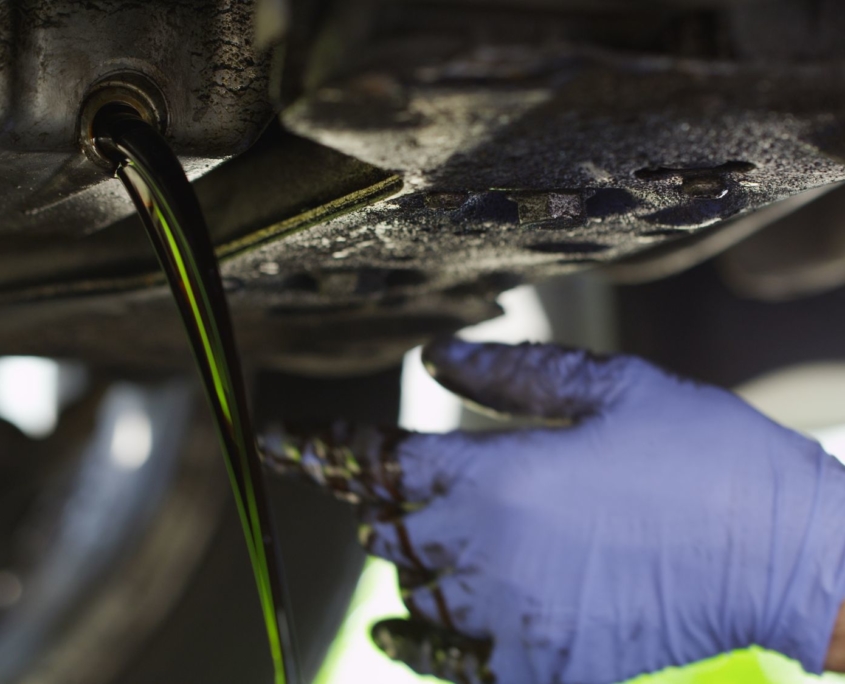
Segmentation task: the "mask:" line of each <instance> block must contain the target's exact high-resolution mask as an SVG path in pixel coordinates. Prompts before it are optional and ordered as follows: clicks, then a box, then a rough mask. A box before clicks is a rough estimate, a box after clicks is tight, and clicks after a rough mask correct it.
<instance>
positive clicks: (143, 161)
mask: <svg viewBox="0 0 845 684" xmlns="http://www.w3.org/2000/svg"><path fill="white" fill-rule="evenodd" d="M98 132H99V133H100V134H101V137H99V138H98V141H97V142H98V146H99V147H100V149H101V150H102V151H103V153H104V154H106V155H107V156H108V157H109V158H110V159H111V160H113V161H114V163H115V165H116V175H117V177H118V178H120V180H121V181H122V182H123V184H124V186H125V187H126V189H127V191H128V192H129V194H130V196H131V197H132V200H133V202H134V203H135V206H136V208H137V209H138V213H139V215H140V216H141V219H142V220H143V223H144V227H145V228H146V231H147V234H148V236H149V238H150V241H151V242H152V244H153V247H154V248H155V250H156V253H157V255H158V258H159V261H160V263H161V266H162V268H163V270H164V273H165V275H166V276H167V280H168V283H169V284H170V290H171V292H172V294H173V297H174V299H175V300H176V304H177V306H178V308H179V312H180V314H181V317H182V321H183V323H184V325H185V329H186V331H187V333H188V338H189V340H190V344H191V348H192V350H193V354H194V357H195V359H196V362H197V366H198V368H199V371H200V375H201V376H202V379H203V384H204V386H205V390H206V394H207V395H208V399H209V402H210V403H211V406H212V409H213V412H214V416H215V419H216V425H217V430H218V433H219V437H220V441H221V444H222V447H223V453H224V456H225V460H226V467H227V470H228V473H229V478H230V481H231V484H232V491H233V493H234V496H235V502H236V505H237V509H238V513H239V515H240V519H241V523H242V525H243V529H244V533H245V536H246V543H247V549H248V551H249V557H250V561H251V563H252V568H253V571H254V574H255V582H256V585H257V587H258V593H259V598H260V601H261V607H262V610H263V614H264V621H265V624H266V628H267V635H268V638H269V642H270V653H271V656H272V660H273V665H274V669H275V684H300V677H299V672H298V668H297V662H296V661H297V658H296V654H295V647H294V644H293V634H292V630H291V629H290V624H289V619H290V616H289V614H288V611H287V607H288V605H289V602H288V596H287V592H286V588H285V583H284V577H283V574H282V567H281V565H280V563H279V561H278V556H277V553H276V545H275V535H274V532H273V527H272V520H271V517H270V507H269V502H268V501H267V498H266V494H265V489H264V480H263V476H262V466H261V462H260V459H259V455H258V450H257V448H256V443H255V437H254V434H253V430H252V426H251V424H250V419H249V411H248V406H247V401H246V389H245V385H244V380H243V374H242V371H241V366H240V361H239V357H238V353H237V348H236V346H235V338H234V333H233V330H232V325H231V319H230V315H229V309H228V305H227V302H226V298H225V295H224V291H223V285H222V282H221V278H220V273H219V270H218V267H217V259H216V256H215V254H214V249H213V246H212V243H211V239H210V237H209V234H208V229H207V227H206V224H205V220H204V217H203V215H202V211H201V209H200V207H199V204H198V202H197V200H196V196H195V195H194V193H193V189H192V188H191V185H190V183H189V182H188V180H187V178H186V177H185V174H184V172H183V170H182V168H181V165H180V164H179V162H178V160H177V159H176V157H175V156H174V155H173V153H172V151H171V150H170V149H169V146H168V145H167V143H166V142H165V140H164V139H163V138H162V136H161V135H160V134H159V133H158V132H157V131H156V130H154V129H153V128H152V127H151V126H150V125H148V124H147V123H145V122H144V121H142V120H141V119H140V118H139V117H138V116H137V115H133V114H132V113H131V112H125V111H118V112H116V113H115V115H113V116H111V117H109V119H108V120H107V121H104V122H102V123H101V124H100V127H99V130H98Z"/></svg>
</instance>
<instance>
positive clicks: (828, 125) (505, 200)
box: [0, 0, 845, 372]
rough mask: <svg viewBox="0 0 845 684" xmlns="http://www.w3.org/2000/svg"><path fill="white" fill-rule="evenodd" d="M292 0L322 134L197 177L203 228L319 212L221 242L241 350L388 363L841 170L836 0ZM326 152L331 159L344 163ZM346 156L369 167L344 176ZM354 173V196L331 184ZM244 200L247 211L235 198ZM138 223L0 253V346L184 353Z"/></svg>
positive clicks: (301, 122)
mask: <svg viewBox="0 0 845 684" xmlns="http://www.w3.org/2000/svg"><path fill="white" fill-rule="evenodd" d="M197 1H199V0H197ZM291 4H292V13H291V17H292V22H291V25H290V35H289V39H288V47H289V50H288V53H287V55H286V62H285V63H286V65H287V66H286V69H287V70H286V72H285V79H286V80H285V82H284V83H281V84H280V83H274V90H275V91H278V92H281V93H282V96H283V97H285V98H287V100H286V101H287V102H288V107H287V108H286V110H285V111H284V112H283V117H282V120H283V122H284V125H285V126H286V127H287V128H288V129H289V130H290V131H292V132H294V133H295V134H296V135H298V136H300V138H291V140H297V141H298V142H297V145H299V146H300V147H299V149H302V150H304V149H305V147H304V146H302V142H301V137H305V138H309V139H311V140H312V141H315V142H316V143H319V145H321V146H323V147H320V146H319V145H318V146H314V147H312V148H311V152H309V153H306V154H303V155H301V156H299V157H296V158H295V159H294V157H295V155H294V156H293V157H286V156H285V155H282V154H279V155H277V156H276V157H275V159H277V160H278V164H279V167H278V168H274V167H272V164H271V162H270V158H271V155H268V156H264V157H263V159H264V162H262V163H264V166H261V164H258V163H256V165H255V166H251V165H250V164H247V163H244V164H242V165H241V166H240V167H239V168H238V170H237V172H236V173H234V174H233V175H232V176H230V178H236V179H237V187H235V185H234V184H233V185H232V186H231V187H232V192H231V193H228V194H227V193H226V189H227V187H230V186H227V185H225V184H221V185H218V186H216V189H215V190H214V191H212V192H210V193H209V194H208V195H207V196H206V198H205V201H207V202H209V203H211V204H212V205H213V206H214V207H215V209H209V208H206V213H207V214H208V215H209V216H210V218H211V223H212V231H213V232H214V231H219V233H218V234H220V235H224V234H225V235H250V234H256V233H258V232H259V231H260V229H261V228H262V227H263V226H262V225H261V224H262V222H263V223H264V226H267V225H270V226H278V225H279V221H280V217H284V216H288V217H290V216H291V213H289V212H290V210H291V207H293V214H294V215H299V214H301V211H300V210H299V208H300V207H307V208H308V210H309V211H311V210H315V211H316V213H314V214H310V215H309V216H310V218H309V219H308V220H305V221H300V222H299V223H297V221H298V219H294V223H295V224H296V225H297V226H298V227H301V228H303V230H300V231H298V232H295V231H293V230H278V231H276V232H275V233H273V232H272V231H271V234H270V235H269V236H268V237H269V238H270V239H267V240H263V239H262V240H258V241H256V243H255V244H246V243H242V248H238V249H234V250H232V251H229V252H227V254H228V258H227V260H226V261H225V263H224V265H223V271H224V275H225V276H226V277H227V279H228V280H227V282H228V285H229V290H230V291H229V295H230V298H231V300H232V307H233V313H234V317H235V320H236V326H237V328H238V334H239V338H240V339H241V340H242V345H243V347H244V351H245V353H246V354H247V355H248V356H250V357H251V358H252V359H253V360H254V361H256V362H261V363H281V364H283V365H285V366H287V367H290V368H295V369H298V370H307V371H322V372H338V371H340V370H361V369H363V368H367V367H373V366H378V365H380V364H386V363H390V362H391V361H394V360H396V359H397V358H398V357H399V355H400V354H401V352H402V351H403V350H404V349H405V348H407V346H409V345H410V344H412V343H415V342H418V341H420V340H421V339H424V338H426V337H428V336H430V335H431V334H434V333H438V332H444V331H447V330H450V329H453V328H456V327H459V326H461V325H464V324H468V323H472V322H475V321H478V320H481V319H483V318H485V317H489V316H491V315H494V314H495V312H496V308H495V305H494V304H493V298H494V297H495V295H496V293H498V292H500V291H501V290H503V289H506V288H508V287H512V286H514V285H516V284H518V283H520V282H526V281H535V280H539V279H543V278H546V277H549V276H554V275H560V274H565V273H567V272H571V271H575V270H578V269H582V268H585V267H589V266H596V265H601V264H604V263H610V262H615V261H618V260H620V259H622V258H625V257H628V256H630V255H633V254H635V253H637V252H640V251H642V250H645V249H649V248H651V247H654V246H658V245H661V244H663V243H664V242H666V241H667V240H668V239H669V238H672V239H676V240H677V243H676V244H678V245H679V246H680V245H682V244H683V238H684V237H685V236H689V235H693V234H696V233H698V232H699V231H701V230H703V229H705V228H708V227H716V226H718V225H719V224H720V223H721V222H723V221H726V220H728V219H735V218H741V217H743V216H746V215H749V214H751V213H752V212H754V211H757V210H759V209H761V208H763V207H766V206H768V205H769V204H771V203H773V202H776V201H779V200H783V199H786V198H789V197H793V196H795V195H797V194H799V193H802V192H805V191H807V190H811V189H813V188H819V187H822V186H825V185H828V184H832V183H836V182H839V181H842V180H845V166H843V164H842V160H843V158H845V145H843V143H845V136H844V135H843V130H845V129H843V126H845V43H842V41H841V40H837V39H836V36H837V35H841V32H842V31H843V30H845V6H843V5H842V4H841V3H839V2H835V1H834V0H805V1H803V2H798V1H790V2H780V1H779V0H772V1H771V2H753V1H749V2H728V1H725V2H697V1H691V2H674V3H651V2H645V1H644V2H636V3H633V2H628V3H618V2H606V3H585V2H574V1H568V0H561V1H560V2H557V3H553V2H519V3H518V2H506V1H504V0H502V1H497V2H485V1H482V0H474V1H473V2H469V1H466V2H464V1H455V2H433V1H424V0H403V1H402V2H400V1H398V0H348V1H345V2H336V3H328V2H315V1H313V0H300V1H299V2H292V3H291ZM325 148H333V149H334V150H337V151H340V152H342V153H344V154H346V155H348V157H336V159H338V160H345V161H343V162H342V163H341V165H340V167H338V166H336V165H335V164H334V162H332V161H331V159H332V157H331V154H332V153H331V152H330V151H328V150H326V149H325ZM251 154H253V153H251ZM254 154H258V151H256V152H255V153H254ZM349 157H352V158H353V159H354V160H357V161H352V160H349ZM253 158H255V157H253ZM244 159H246V157H244ZM237 161H240V160H237ZM321 165H324V166H323V168H325V169H329V168H331V169H334V171H333V172H332V173H329V174H327V175H326V176H325V185H324V186H322V187H323V188H325V192H324V191H322V190H321V192H320V193H318V195H319V197H320V199H317V198H316V197H315V196H314V195H313V194H312V195H310V197H311V198H312V199H314V200H315V201H316V202H317V203H316V204H313V203H310V202H311V200H307V201H302V202H299V201H295V202H291V201H290V200H289V199H284V200H282V199H280V198H282V197H284V198H290V197H295V196H296V195H297V193H299V192H302V193H303V196H304V197H306V196H309V192H308V190H307V188H308V185H307V184H303V183H300V182H298V181H299V180H300V179H301V178H304V177H309V178H313V177H315V176H319V175H320V173H319V172H317V169H319V168H320V166H321ZM339 168H342V169H350V170H352V171H351V172H352V173H353V175H354V174H357V173H360V172H361V170H362V169H367V171H366V173H365V174H364V176H357V178H359V179H363V182H359V181H358V180H355V181H353V182H352V183H350V182H349V178H350V177H348V176H346V175H345V173H346V172H345V171H342V170H338V169H339ZM394 175H395V177H396V180H389V179H390V178H393V177H394ZM212 177H214V174H212V175H211V176H209V179H210V178H212ZM268 177H270V178H272V180H264V179H266V178H268ZM221 178H222V176H221ZM375 179H379V180H375ZM400 181H401V183H402V189H401V191H400V190H399V183H400ZM379 183H383V184H382V185H379ZM253 186H256V187H255V189H253ZM352 186H354V188H355V190H354V192H353V195H354V196H355V197H357V198H358V201H356V202H347V201H346V200H343V201H341V202H340V205H338V204H331V201H330V198H335V200H336V199H337V198H345V197H349V196H351V195H349V192H350V187H352ZM209 187H210V186H209ZM274 187H275V191H274V190H273V188H274ZM374 188H375V190H374ZM359 192H360V194H354V193H359ZM391 193H393V194H392V196H391V197H388V198H386V199H384V196H385V195H388V194H391ZM200 195H201V197H202V196H203V191H202V190H201V189H200ZM380 198H381V199H380ZM322 201H329V204H328V205H320V204H319V202H322ZM367 203H369V206H362V205H365V204H367ZM209 206H211V205H209ZM253 206H261V207H262V208H263V210H262V212H259V213H261V214H262V216H263V217H264V218H263V221H262V220H261V219H259V218H258V217H257V214H256V213H255V212H253V213H250V214H249V215H250V219H249V220H247V219H246V218H244V217H245V216H246V213H247V212H249V211H250V209H249V208H250V207H253ZM326 206H328V207H329V208H330V210H328V211H324V209H323V208H321V207H326ZM332 207H333V208H332ZM297 212H299V214H298V213H297ZM285 220H287V219H285ZM218 221H219V223H218V224H217V227H215V223H216V222H218ZM118 226H120V228H118ZM112 230H115V232H114V233H112V234H111V236H109V237H108V238H107V237H105V236H107V235H108V234H109V232H110V231H112ZM130 230H131V229H129V228H128V224H125V225H123V226H121V225H120V224H117V225H115V226H114V227H113V228H110V229H109V230H107V231H102V236H103V238H102V240H103V242H102V243H97V244H98V245H100V246H98V247H96V248H95V247H94V244H95V242H94V241H91V242H85V244H86V245H88V246H90V247H91V249H90V250H71V249H68V250H66V251H65V250H63V249H61V248H59V249H56V250H54V252H53V255H54V256H51V257H50V259H48V260H45V261H44V263H45V264H49V266H47V267H46V268H40V269H37V275H33V274H35V273H36V270H30V267H31V265H32V263H33V256H34V255H35V256H37V255H38V254H39V253H40V248H39V247H35V248H33V246H32V243H30V247H28V248H27V249H28V250H29V251H28V252H26V253H27V254H28V255H29V256H27V257H26V258H21V259H20V260H15V259H12V258H10V259H8V260H7V261H9V262H14V263H11V264H10V266H9V269H10V270H9V271H8V272H9V273H14V277H8V278H6V279H5V280H4V283H3V284H4V290H5V294H4V297H5V300H4V301H5V302H7V306H11V303H12V302H15V305H14V311H15V315H14V316H9V317H7V319H8V320H9V323H8V324H7V326H6V328H5V330H4V333H3V336H2V338H0V342H2V343H4V344H5V345H6V346H7V347H9V348H10V349H14V350H16V351H30V352H36V351H37V352H40V353H44V352H45V351H47V350H51V349H52V350H58V351H61V352H62V353H69V354H79V353H82V354H85V355H92V356H94V357H96V358H98V359H101V360H105V359H111V360H114V361H116V362H128V361H132V362H142V361H143V362H146V361H149V360H153V361H159V362H162V361H163V360H166V361H168V362H170V361H172V360H175V359H176V358H177V357H178V352H177V351H176V350H177V345H178V339H179V338H178V330H173V331H171V329H170V326H168V325H164V324H159V325H157V326H155V330H152V329H151V327H150V326H148V325H145V324H144V321H145V320H152V319H154V320H156V321H157V322H159V323H161V322H162V321H164V320H166V317H167V315H168V314H167V311H168V309H167V304H166V302H165V301H164V300H163V289H162V290H147V291H143V290H136V291H131V292H130V291H127V290H125V288H127V287H129V286H131V285H133V284H134V285H135V286H142V285H150V284H154V283H153V282H152V281H149V280H144V279H143V278H142V279H141V280H137V281H135V282H134V283H132V282H131V279H128V278H129V276H137V275H139V274H140V275H141V276H143V275H144V274H145V273H148V272H149V270H144V268H143V267H139V266H138V264H139V263H141V262H142V260H139V258H138V257H139V254H138V253H137V252H135V251H133V250H134V248H131V249H130V248H127V245H129V244H130V243H131V241H132V240H135V239H137V238H128V237H123V235H124V234H125V235H129V233H130ZM18 239H19V238H18V236H16V237H15V240H18ZM86 240H88V238H86ZM225 242H226V240H218V244H223V243H225ZM53 244H56V245H59V244H60V243H59V242H57V241H53ZM65 244H68V243H65ZM13 253H15V252H14V251H10V252H9V254H13ZM20 253H21V254H23V253H24V250H21V251H20ZM83 253H84V254H85V256H80V255H82V254H83ZM95 253H96V254H97V257H96V259H94V260H93V261H92V260H91V259H90V258H89V256H88V254H95ZM116 254H118V255H120V258H115V255H116ZM54 257H55V259H56V260H55V261H53V260H52V259H53V258H54ZM45 272H46V273H45ZM116 274H117V275H119V276H120V277H117V278H115V275H116ZM80 275H84V276H86V277H82V278H80ZM92 276H93V277H92ZM69 283H70V284H72V283H76V285H73V286H72V287H70V286H68V285H69ZM86 283H87V284H88V285H90V284H91V283H93V286H91V287H88V286H87V285H86ZM57 284H58V285H59V286H60V287H58V288H57V289H52V290H51V289H50V288H51V287H53V288H55V286H56V285H57ZM23 285H25V286H26V288H23V287H22V286H23ZM45 285H49V287H48V288H47V289H40V290H39V289H38V288H43V287H44V286H45ZM110 287H111V288H112V290H113V291H111V290H110ZM33 288H35V289H33ZM74 288H76V289H74ZM120 288H124V292H123V294H119V292H120ZM74 292H75V293H77V295H76V296H71V295H72V294H73V293H74ZM83 292H87V293H89V294H92V293H97V296H93V295H92V296H89V297H87V298H81V297H79V296H78V294H79V293H83ZM59 294H62V295H63V296H64V297H65V298H64V299H63V300H62V301H61V302H51V301H41V300H39V303H38V304H28V305H27V306H23V305H22V304H20V303H19V302H21V301H23V300H22V297H21V295H24V299H25V298H27V297H28V298H30V299H31V298H32V297H33V296H35V295H37V296H38V297H42V296H48V297H49V296H56V295H59ZM6 310H7V311H10V309H8V308H7V309H6ZM116 320H119V321H120V325H118V326H115V325H114V322H113V321H116ZM174 320H175V319H174ZM107 329H108V330H109V331H110V332H109V334H108V337H105V336H104V335H103V331H104V330H107ZM56 330H60V331H61V333H60V334H57V333H56V332H55V331H56Z"/></svg>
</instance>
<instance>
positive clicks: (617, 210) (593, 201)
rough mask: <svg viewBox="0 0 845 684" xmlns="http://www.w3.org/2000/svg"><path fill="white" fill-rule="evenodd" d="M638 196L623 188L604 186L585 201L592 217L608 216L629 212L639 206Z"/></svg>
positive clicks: (588, 213) (586, 208) (588, 212)
mask: <svg viewBox="0 0 845 684" xmlns="http://www.w3.org/2000/svg"><path fill="white" fill-rule="evenodd" d="M638 204H639V203H638V202H637V198H636V197H634V196H633V195H632V194H631V193H630V192H628V191H627V190H622V189H621V188H602V189H601V190H596V191H595V192H594V193H593V195H592V197H589V198H588V199H587V201H586V202H584V209H585V210H586V212H587V216H589V217H590V218H606V217H609V216H618V215H620V214H627V213H628V212H630V211H632V210H634V209H636V208H637V205H638Z"/></svg>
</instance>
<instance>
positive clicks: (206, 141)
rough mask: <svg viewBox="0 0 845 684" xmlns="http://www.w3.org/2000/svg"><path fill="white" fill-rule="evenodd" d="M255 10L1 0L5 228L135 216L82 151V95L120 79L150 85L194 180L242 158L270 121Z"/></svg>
mask: <svg viewBox="0 0 845 684" xmlns="http://www.w3.org/2000/svg"><path fill="white" fill-rule="evenodd" d="M252 11H253V2H251V1H249V2H236V1H234V0H178V1H176V2H173V1H171V0H150V1H145V2H134V1H127V0H95V1H92V2H85V3H79V2H73V1H72V0H58V1H55V0H51V1H50V2H46V1H44V0H3V1H2V2H0V211H2V216H3V221H2V223H0V232H2V233H8V232H11V231H26V232H28V233H39V234H41V235H50V236H53V235H56V234H57V233H58V234H71V235H74V234H75V235H80V234H84V233H87V232H91V231H94V230H97V229H99V228H102V227H104V226H106V225H108V224H110V223H112V222H113V221H114V220H115V219H117V218H120V217H122V216H126V215H128V214H129V213H131V206H130V204H129V203H128V202H127V201H126V200H125V198H123V197H122V196H121V194H120V193H118V192H116V191H115V188H114V187H112V186H111V184H108V183H105V182H104V178H103V173H102V171H101V170H99V169H97V168H96V167H95V166H93V165H92V164H91V163H90V162H88V160H87V159H85V157H83V156H82V155H81V154H80V151H79V143H78V121H79V116H80V108H81V106H82V103H83V101H84V100H85V98H86V95H87V94H88V93H89V91H90V90H91V89H92V88H95V87H96V85H97V84H98V83H99V82H101V81H103V80H108V79H114V78H115V77H117V76H119V75H120V74H125V73H128V74H141V75H142V76H145V77H146V78H148V79H149V80H151V81H153V82H154V83H155V84H156V86H157V87H158V88H159V89H160V90H161V93H162V95H163V97H164V99H165V101H166V106H167V119H168V127H167V128H168V136H169V140H170V142H171V144H172V145H173V146H174V149H176V151H177V153H178V154H179V155H180V157H182V158H183V161H184V162H185V163H187V164H188V165H189V167H190V168H191V170H192V172H193V173H194V174H195V175H199V174H201V173H203V172H204V171H205V170H207V169H208V168H210V167H211V166H213V165H214V164H216V163H217V160H219V159H221V158H224V157H227V156H230V155H233V154H237V153H239V152H242V151H244V150H245V149H246V148H247V147H248V146H249V144H250V143H251V142H252V141H253V140H254V139H255V138H256V137H257V135H258V133H259V132H260V131H261V129H262V128H263V127H264V126H265V125H266V123H267V121H268V120H269V119H270V117H271V115H272V111H271V107H270V105H269V103H268V96H267V75H268V62H267V59H266V58H265V57H263V56H260V55H258V54H257V53H256V52H255V51H254V50H253V49H252V47H251V40H252V35H253V15H252Z"/></svg>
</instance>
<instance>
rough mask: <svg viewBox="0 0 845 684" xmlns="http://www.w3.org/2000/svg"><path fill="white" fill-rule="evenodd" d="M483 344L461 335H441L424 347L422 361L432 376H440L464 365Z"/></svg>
mask: <svg viewBox="0 0 845 684" xmlns="http://www.w3.org/2000/svg"><path fill="white" fill-rule="evenodd" d="M482 346H483V345H482V344H478V343H475V342H467V341H465V340H462V339H460V338H459V337H441V338H439V339H436V340H434V341H433V342H430V343H429V344H427V345H426V346H425V347H424V348H423V351H422V362H423V365H424V366H425V368H426V370H427V371H428V372H429V374H430V375H431V377H433V378H438V376H440V375H443V374H444V373H446V374H448V372H449V370H450V369H454V368H459V367H461V366H463V365H464V364H465V363H466V361H467V359H468V358H469V357H470V356H471V355H472V354H474V353H476V352H477V351H478V350H479V349H480V348H481V347H482Z"/></svg>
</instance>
